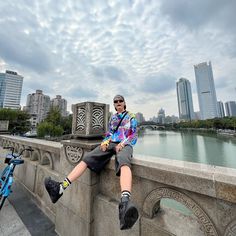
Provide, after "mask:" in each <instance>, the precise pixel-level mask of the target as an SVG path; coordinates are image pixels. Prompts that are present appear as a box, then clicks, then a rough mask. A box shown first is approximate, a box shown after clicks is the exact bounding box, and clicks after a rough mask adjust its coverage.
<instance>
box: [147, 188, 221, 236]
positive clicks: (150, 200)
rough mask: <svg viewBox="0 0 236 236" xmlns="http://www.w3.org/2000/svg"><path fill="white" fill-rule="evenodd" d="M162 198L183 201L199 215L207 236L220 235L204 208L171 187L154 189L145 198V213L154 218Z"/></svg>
mask: <svg viewBox="0 0 236 236" xmlns="http://www.w3.org/2000/svg"><path fill="white" fill-rule="evenodd" d="M162 198H170V199H174V200H176V201H177V202H179V203H182V204H183V205H184V206H186V207H187V208H188V209H189V210H191V211H192V212H193V214H194V215H195V216H196V217H197V219H198V222H199V223H200V224H201V226H202V228H203V229H204V234H205V235H206V236H218V233H217V231H216V229H215V226H214V225H213V223H212V222H211V220H210V218H209V216H208V215H207V214H206V213H205V212H204V210H203V209H202V208H201V207H200V206H199V205H198V204H197V203H196V202H195V201H194V200H192V199H191V198H190V197H188V196H187V195H185V194H183V193H181V192H179V191H176V190H174V189H171V188H165V187H161V188H158V189H155V190H153V191H152V192H151V193H150V194H149V195H148V196H147V197H146V199H145V202H144V205H143V212H144V214H146V215H147V216H148V217H150V218H153V217H154V216H155V214H156V213H157V211H158V209H159V206H160V201H161V199H162Z"/></svg>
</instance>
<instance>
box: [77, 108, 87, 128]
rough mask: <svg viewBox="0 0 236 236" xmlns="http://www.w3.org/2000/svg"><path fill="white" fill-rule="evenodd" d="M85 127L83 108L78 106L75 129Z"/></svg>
mask: <svg viewBox="0 0 236 236" xmlns="http://www.w3.org/2000/svg"><path fill="white" fill-rule="evenodd" d="M84 129H85V108H84V107H78V111H77V117H76V130H77V131H83V130H84Z"/></svg>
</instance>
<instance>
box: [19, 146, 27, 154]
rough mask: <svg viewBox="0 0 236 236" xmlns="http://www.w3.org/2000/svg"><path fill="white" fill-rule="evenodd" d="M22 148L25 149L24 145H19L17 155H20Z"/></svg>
mask: <svg viewBox="0 0 236 236" xmlns="http://www.w3.org/2000/svg"><path fill="white" fill-rule="evenodd" d="M24 148H25V147H24V145H22V144H19V148H18V153H19V154H20V152H21V151H22V150H23V149H24ZM23 155H24V153H23Z"/></svg>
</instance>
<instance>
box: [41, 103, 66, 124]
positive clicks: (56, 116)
mask: <svg viewBox="0 0 236 236" xmlns="http://www.w3.org/2000/svg"><path fill="white" fill-rule="evenodd" d="M61 120H62V117H61V113H60V110H59V109H58V108H57V107H56V108H51V109H50V111H49V113H48V115H47V117H46V119H45V121H47V122H50V123H52V124H53V125H61Z"/></svg>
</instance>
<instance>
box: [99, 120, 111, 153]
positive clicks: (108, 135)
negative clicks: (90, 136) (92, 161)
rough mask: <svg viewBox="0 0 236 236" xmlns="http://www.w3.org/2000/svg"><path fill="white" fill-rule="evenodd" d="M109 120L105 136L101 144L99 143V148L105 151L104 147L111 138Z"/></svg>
mask: <svg viewBox="0 0 236 236" xmlns="http://www.w3.org/2000/svg"><path fill="white" fill-rule="evenodd" d="M111 120H112V119H111ZM111 120H110V122H109V127H108V131H107V132H106V134H105V138H104V139H103V140H102V142H101V145H100V146H101V149H102V150H103V151H106V149H107V147H108V145H109V143H110V140H111V136H112V122H111Z"/></svg>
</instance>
